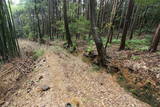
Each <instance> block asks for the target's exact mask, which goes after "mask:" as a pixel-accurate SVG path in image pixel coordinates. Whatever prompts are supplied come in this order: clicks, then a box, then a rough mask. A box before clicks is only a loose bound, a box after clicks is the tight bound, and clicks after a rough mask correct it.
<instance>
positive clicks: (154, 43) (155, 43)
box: [149, 24, 160, 52]
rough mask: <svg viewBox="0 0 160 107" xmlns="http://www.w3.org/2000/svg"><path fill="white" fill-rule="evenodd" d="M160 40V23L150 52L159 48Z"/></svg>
mask: <svg viewBox="0 0 160 107" xmlns="http://www.w3.org/2000/svg"><path fill="white" fill-rule="evenodd" d="M159 41H160V24H159V25H158V27H157V30H156V33H155V36H154V37H153V41H152V44H151V47H150V49H149V51H150V52H155V51H156V50H157V47H158V43H159Z"/></svg>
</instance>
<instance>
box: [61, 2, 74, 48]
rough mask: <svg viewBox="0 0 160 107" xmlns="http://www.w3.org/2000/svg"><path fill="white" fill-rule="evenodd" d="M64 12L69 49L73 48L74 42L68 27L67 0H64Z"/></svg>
mask: <svg viewBox="0 0 160 107" xmlns="http://www.w3.org/2000/svg"><path fill="white" fill-rule="evenodd" d="M63 12H64V24H65V31H66V39H67V43H68V47H71V46H72V40H71V34H70V31H69V26H68V17H67V4H66V0H63Z"/></svg>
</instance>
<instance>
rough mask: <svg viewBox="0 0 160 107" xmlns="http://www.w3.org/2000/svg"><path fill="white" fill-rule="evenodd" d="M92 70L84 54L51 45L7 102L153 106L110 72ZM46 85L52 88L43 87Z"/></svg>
mask: <svg viewBox="0 0 160 107" xmlns="http://www.w3.org/2000/svg"><path fill="white" fill-rule="evenodd" d="M52 50H53V51H52ZM92 71H93V69H92V67H91V66H89V65H88V64H86V63H84V62H83V61H82V60H81V59H80V58H78V57H75V56H72V55H70V54H68V53H66V52H65V51H63V50H60V51H57V50H55V51H54V49H50V51H46V53H45V55H44V56H43V58H41V60H39V62H38V63H37V65H36V67H35V71H34V72H33V73H30V74H29V76H28V79H27V80H26V82H25V83H24V84H23V85H22V87H21V89H20V90H19V91H18V92H16V93H15V94H14V95H13V96H11V97H10V98H9V99H8V103H6V104H5V105H4V106H7V107H65V106H64V105H65V104H66V103H67V102H70V103H72V104H73V105H79V107H150V106H149V105H147V104H145V103H143V102H141V101H139V100H137V99H136V98H133V97H132V95H130V94H129V93H127V92H126V91H125V90H124V89H123V88H121V87H120V86H119V85H118V84H117V83H116V80H115V79H114V78H113V77H112V76H111V75H110V74H107V73H105V72H92ZM44 85H47V86H49V87H50V89H49V90H47V91H41V87H42V86H44ZM74 107H76V106H74Z"/></svg>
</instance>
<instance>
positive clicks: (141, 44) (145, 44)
mask: <svg viewBox="0 0 160 107" xmlns="http://www.w3.org/2000/svg"><path fill="white" fill-rule="evenodd" d="M151 40H152V39H151V36H150V35H146V37H145V38H144V39H141V40H140V39H132V40H127V41H126V47H127V48H129V49H136V50H140V51H146V50H148V48H149V46H150V43H151Z"/></svg>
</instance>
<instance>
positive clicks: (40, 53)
mask: <svg viewBox="0 0 160 107" xmlns="http://www.w3.org/2000/svg"><path fill="white" fill-rule="evenodd" d="M43 54H44V50H42V49H38V50H35V51H34V52H33V59H34V60H37V59H38V58H39V57H41V56H43Z"/></svg>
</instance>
